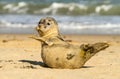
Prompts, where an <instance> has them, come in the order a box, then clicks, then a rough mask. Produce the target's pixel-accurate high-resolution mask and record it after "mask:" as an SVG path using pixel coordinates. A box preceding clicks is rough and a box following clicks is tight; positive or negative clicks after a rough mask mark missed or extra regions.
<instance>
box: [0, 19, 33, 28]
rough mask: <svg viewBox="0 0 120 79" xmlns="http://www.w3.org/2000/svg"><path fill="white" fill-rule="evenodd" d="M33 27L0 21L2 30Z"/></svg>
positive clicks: (31, 25)
mask: <svg viewBox="0 0 120 79" xmlns="http://www.w3.org/2000/svg"><path fill="white" fill-rule="evenodd" d="M34 26H35V25H34V24H22V23H11V22H7V21H5V20H1V21H0V27H4V28H31V27H34Z"/></svg>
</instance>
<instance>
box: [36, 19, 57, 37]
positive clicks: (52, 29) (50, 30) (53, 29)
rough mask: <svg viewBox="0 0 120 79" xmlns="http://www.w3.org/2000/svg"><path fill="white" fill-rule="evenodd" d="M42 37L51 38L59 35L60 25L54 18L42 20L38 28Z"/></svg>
mask: <svg viewBox="0 0 120 79" xmlns="http://www.w3.org/2000/svg"><path fill="white" fill-rule="evenodd" d="M36 30H37V31H38V33H39V35H40V36H44V37H50V36H57V35H58V24H57V22H56V20H55V19H54V18H52V17H46V18H42V19H41V20H40V21H39V23H38V26H37V27H36Z"/></svg>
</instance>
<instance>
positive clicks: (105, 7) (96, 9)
mask: <svg viewBox="0 0 120 79" xmlns="http://www.w3.org/2000/svg"><path fill="white" fill-rule="evenodd" d="M112 7H113V6H112V5H101V6H97V7H96V8H95V12H96V13H100V11H101V10H104V11H108V10H110V9H111V8H112Z"/></svg>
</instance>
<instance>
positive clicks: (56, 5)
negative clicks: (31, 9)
mask: <svg viewBox="0 0 120 79" xmlns="http://www.w3.org/2000/svg"><path fill="white" fill-rule="evenodd" d="M75 7H78V8H80V9H84V10H86V9H87V6H85V5H83V4H77V3H68V4H66V3H55V2H54V3H52V5H50V6H49V7H47V8H43V9H42V10H40V11H35V13H43V14H47V13H49V12H51V13H52V14H56V12H57V11H58V9H60V8H68V10H69V11H73V10H74V8H75Z"/></svg>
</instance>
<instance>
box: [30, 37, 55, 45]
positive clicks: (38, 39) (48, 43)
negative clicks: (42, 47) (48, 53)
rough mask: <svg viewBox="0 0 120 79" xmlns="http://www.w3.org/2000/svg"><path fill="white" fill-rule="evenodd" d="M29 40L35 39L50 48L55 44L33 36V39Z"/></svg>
mask: <svg viewBox="0 0 120 79" xmlns="http://www.w3.org/2000/svg"><path fill="white" fill-rule="evenodd" d="M29 38H32V39H35V40H37V41H41V42H44V43H45V44H47V45H49V46H51V45H53V42H50V41H48V40H46V39H44V38H42V37H37V36H31V37H29Z"/></svg>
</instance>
